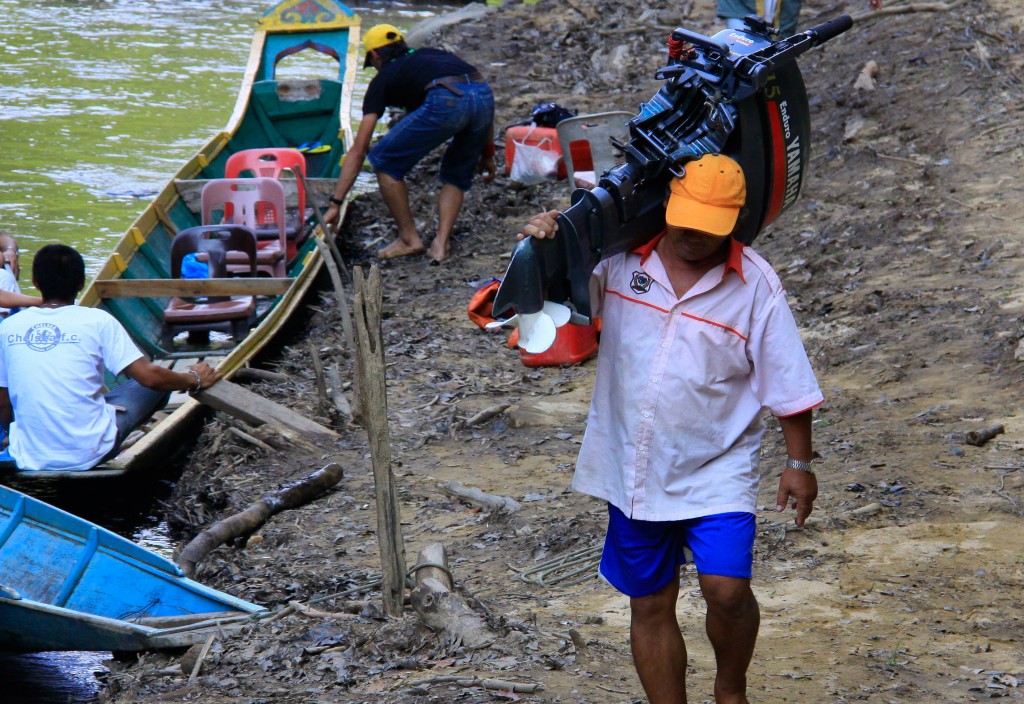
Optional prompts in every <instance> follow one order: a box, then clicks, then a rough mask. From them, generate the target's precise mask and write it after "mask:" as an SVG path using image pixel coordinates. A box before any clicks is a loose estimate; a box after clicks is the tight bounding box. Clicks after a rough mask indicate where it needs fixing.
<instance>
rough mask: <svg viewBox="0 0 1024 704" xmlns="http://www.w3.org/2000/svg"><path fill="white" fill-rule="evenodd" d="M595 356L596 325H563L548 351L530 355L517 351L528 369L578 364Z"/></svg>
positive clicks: (524, 351)
mask: <svg viewBox="0 0 1024 704" xmlns="http://www.w3.org/2000/svg"><path fill="white" fill-rule="evenodd" d="M595 354H597V326H596V325H572V324H571V323H570V324H569V325H563V326H562V327H560V328H558V330H556V331H555V341H554V343H553V344H552V345H551V347H549V348H548V349H546V350H544V351H543V352H540V353H538V354H530V353H529V352H527V351H526V350H524V349H522V348H520V349H519V359H520V361H521V362H522V363H523V364H525V365H526V366H528V367H560V366H563V365H569V364H579V363H580V362H584V361H586V360H588V359H590V358H591V357H593V356H594V355H595Z"/></svg>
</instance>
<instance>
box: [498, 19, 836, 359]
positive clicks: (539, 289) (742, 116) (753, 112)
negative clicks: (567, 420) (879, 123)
mask: <svg viewBox="0 0 1024 704" xmlns="http://www.w3.org/2000/svg"><path fill="white" fill-rule="evenodd" d="M744 22H745V24H746V29H745V30H740V29H725V30H723V31H721V32H718V33H717V34H715V35H714V36H713V37H705V36H703V35H701V34H697V33H694V32H690V31H689V30H686V29H677V30H675V31H674V32H672V35H671V37H670V38H669V60H668V63H667V65H666V66H664V67H662V68H661V69H659V70H658V73H657V77H658V78H660V79H663V80H664V81H665V85H664V86H663V87H662V88H661V90H659V91H658V92H657V94H655V95H654V97H653V98H651V100H649V101H648V102H646V103H643V104H642V105H641V106H640V113H639V114H638V115H637V116H636V117H634V118H633V119H632V120H630V122H629V132H630V140H629V143H628V144H619V143H616V144H615V146H616V147H618V148H619V149H621V150H622V152H623V153H624V154H625V163H623V164H620V165H618V166H616V167H614V168H612V169H611V170H609V171H608V172H606V173H605V174H603V175H602V177H601V179H600V181H599V183H598V186H597V187H596V188H593V189H590V190H587V189H582V188H581V189H578V190H576V192H575V193H573V195H572V199H571V203H572V204H571V205H570V207H569V208H568V209H567V210H566V211H565V212H563V213H560V214H559V215H558V218H557V222H558V233H557V234H556V236H555V237H554V238H551V239H543V240H540V239H536V238H527V239H525V240H523V241H521V242H519V243H518V244H517V245H516V248H515V250H514V251H513V254H512V261H511V262H510V263H509V266H508V269H507V270H506V272H505V276H504V279H503V280H502V284H501V287H500V288H499V289H498V292H497V295H496V296H495V300H494V304H493V315H494V316H495V317H502V316H503V314H506V313H507V312H508V311H510V310H513V309H514V310H515V311H516V314H517V317H518V318H519V319H520V320H522V321H523V324H524V327H523V329H521V330H520V333H521V339H522V334H523V333H525V332H526V329H525V325H526V323H527V321H528V320H529V316H531V315H535V314H536V315H540V316H543V315H546V314H545V313H542V312H541V311H542V310H543V309H544V300H545V298H547V299H548V300H549V301H556V302H566V304H567V305H569V306H570V308H572V309H575V313H576V315H575V316H573V321H574V322H589V319H590V316H591V310H590V296H589V281H590V275H591V273H592V272H593V270H594V267H595V266H597V263H598V262H599V261H601V260H602V259H605V258H607V257H610V256H612V255H615V254H618V253H620V252H624V251H629V250H631V249H634V248H635V247H638V246H640V245H642V244H645V243H647V242H649V241H650V240H651V239H652V238H654V237H655V236H656V235H657V234H658V233H659V232H661V231H662V230H663V229H664V227H665V197H666V194H667V186H668V182H669V180H670V179H672V178H673V177H674V176H682V175H683V174H684V173H685V168H686V163H687V162H688V161H692V160H694V159H699V158H700V157H702V156H703V155H705V154H726V155H728V156H730V157H732V158H733V159H735V160H736V161H737V162H738V163H739V164H740V166H741V167H742V168H743V172H744V175H745V177H746V182H747V207H746V209H745V211H744V214H743V215H742V216H741V219H740V220H739V222H738V223H737V230H736V232H735V236H736V238H737V239H739V240H740V241H741V242H743V243H744V244H750V243H751V242H753V240H754V238H755V237H757V234H758V233H759V232H760V231H761V229H762V228H764V227H765V226H766V225H768V224H769V223H771V222H772V221H774V220H775V219H776V218H777V217H778V216H779V215H780V214H781V213H782V212H784V211H785V210H786V209H787V208H789V207H790V206H792V205H793V203H794V202H796V200H797V197H798V196H799V194H800V189H801V187H802V185H803V180H804V172H805V169H806V167H807V162H808V158H809V149H810V113H809V110H808V105H807V93H806V90H805V89H804V82H803V78H802V77H801V75H800V69H799V68H798V67H797V64H796V61H794V59H795V58H796V57H797V56H799V55H800V54H802V53H804V52H805V51H807V50H809V49H811V48H813V47H816V46H818V45H820V44H822V43H824V42H826V41H828V40H829V39H832V38H833V37H836V36H838V35H839V34H842V33H843V32H845V31H846V30H848V29H849V28H850V27H852V26H853V20H852V19H851V18H850V17H849V15H841V16H839V17H837V18H835V19H833V20H830V21H828V22H825V23H824V24H821V25H818V26H816V27H813V28H811V29H808V30H806V31H804V32H800V33H798V34H795V35H793V36H792V37H789V38H788V39H783V40H780V41H774V40H773V39H772V34H773V33H774V30H773V29H772V28H771V27H770V26H769V25H768V23H767V22H766V21H765V20H763V19H762V18H760V17H757V16H756V15H748V16H747V17H746V18H745V19H744ZM548 305H549V307H550V305H551V304H550V303H549V304H548Z"/></svg>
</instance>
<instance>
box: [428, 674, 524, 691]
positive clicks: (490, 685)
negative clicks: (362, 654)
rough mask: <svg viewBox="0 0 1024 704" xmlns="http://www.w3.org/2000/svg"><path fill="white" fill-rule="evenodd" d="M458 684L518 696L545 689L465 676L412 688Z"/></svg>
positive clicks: (436, 679)
mask: <svg viewBox="0 0 1024 704" xmlns="http://www.w3.org/2000/svg"><path fill="white" fill-rule="evenodd" d="M452 683H454V684H457V685H458V686H460V687H483V688H484V689H494V690H498V691H500V692H515V693H517V694H534V693H536V692H540V691H542V690H543V689H544V686H543V685H540V684H534V683H533V682H512V681H511V680H499V679H493V678H490V677H476V676H475V675H474V676H469V677H467V676H465V675H441V676H439V677H431V678H429V679H425V680H416V681H415V682H410V683H409V686H410V687H425V686H428V685H432V684H452Z"/></svg>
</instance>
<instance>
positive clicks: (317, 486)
mask: <svg viewBox="0 0 1024 704" xmlns="http://www.w3.org/2000/svg"><path fill="white" fill-rule="evenodd" d="M341 477H342V469H341V465H338V464H335V463H333V462H332V463H331V464H329V465H327V466H326V467H324V468H323V469H319V470H317V471H316V472H313V473H312V474H311V475H309V476H308V477H306V478H305V479H301V480H299V481H297V482H295V483H294V484H290V485H288V486H286V487H284V488H282V489H279V490H278V491H275V492H273V493H270V494H265V495H264V496H263V498H261V499H260V500H259V501H256V502H255V503H253V504H251V505H250V506H249V507H248V508H247V509H245V510H244V511H242V512H241V513H236V514H235V515H233V516H228V517H227V518H224V519H221V520H219V521H217V522H216V523H214V524H213V525H212V526H210V527H209V528H207V529H206V530H204V531H203V532H202V533H200V534H199V535H197V536H196V537H195V538H193V539H192V540H191V541H190V542H189V544H188V545H186V546H185V547H184V548H183V549H182V551H181V553H180V554H179V555H178V557H177V559H176V560H175V562H176V563H177V564H178V566H179V567H180V568H181V569H182V571H183V572H184V573H185V574H186V575H187V576H191V575H193V574H195V571H196V566H197V565H198V564H199V562H200V561H201V560H202V559H203V558H205V557H206V556H207V555H209V554H210V553H211V552H213V551H214V550H215V549H216V548H218V547H219V546H221V545H223V544H224V543H227V542H229V541H231V540H234V539H235V538H241V537H243V536H246V535H250V534H252V533H254V532H256V531H257V530H259V528H260V527H261V526H262V525H263V524H264V523H266V522H267V521H268V520H269V519H270V517H271V516H273V515H274V514H276V513H280V512H281V511H285V510H287V509H292V508H298V507H299V506H303V505H305V504H307V503H309V502H310V501H313V500H314V499H316V498H318V497H319V496H321V495H322V494H323V493H324V492H326V491H327V490H328V489H330V488H331V487H333V486H334V485H335V484H337V483H338V482H340V481H341Z"/></svg>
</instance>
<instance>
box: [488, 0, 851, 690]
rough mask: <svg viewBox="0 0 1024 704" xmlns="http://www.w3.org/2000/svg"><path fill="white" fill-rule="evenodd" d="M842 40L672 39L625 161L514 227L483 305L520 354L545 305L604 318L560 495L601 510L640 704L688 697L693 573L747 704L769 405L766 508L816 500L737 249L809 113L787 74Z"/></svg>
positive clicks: (802, 422)
mask: <svg viewBox="0 0 1024 704" xmlns="http://www.w3.org/2000/svg"><path fill="white" fill-rule="evenodd" d="M851 25H852V20H851V19H850V18H849V17H848V16H841V17H839V18H836V19H834V20H831V21H829V22H826V23H823V24H822V25H819V26H817V27H813V28H811V29H809V30H807V31H806V32H803V33H801V34H798V35H794V36H792V37H789V38H787V39H783V40H781V41H774V40H773V39H772V37H773V36H774V34H775V32H774V31H773V30H772V28H771V27H770V25H769V23H768V22H767V21H766V20H765V19H763V18H760V17H756V16H748V17H746V18H745V19H744V27H745V28H744V29H726V30H723V31H722V32H719V33H718V34H716V35H715V36H713V37H705V36H703V35H700V34H696V33H694V32H690V31H688V30H685V29H682V28H680V29H677V30H675V31H674V32H673V33H672V36H671V37H670V39H669V61H668V64H667V65H666V66H665V67H663V68H662V69H661V70H660V71H659V77H660V78H663V79H665V80H666V84H665V86H664V87H663V88H662V89H661V90H660V91H659V92H658V94H657V95H655V96H654V98H652V99H651V100H650V101H649V102H647V103H645V104H643V105H642V106H641V110H640V114H639V115H638V116H637V117H635V118H634V119H633V120H631V121H630V123H629V125H630V134H631V140H630V142H629V143H628V144H622V145H619V146H620V147H621V148H622V151H623V153H624V156H625V163H624V164H621V165H618V166H616V167H614V168H612V169H611V170H610V171H608V172H607V173H605V174H603V175H602V176H601V179H600V182H599V185H598V186H597V187H596V188H593V189H590V190H589V191H587V190H583V189H579V190H577V191H576V192H575V193H574V194H573V199H572V205H571V206H570V207H569V208H568V209H567V210H566V211H565V212H562V213H559V212H557V211H551V212H548V213H544V214H541V215H538V216H536V217H534V218H533V219H532V220H531V221H530V222H529V223H528V224H527V225H526V226H525V227H524V228H523V230H522V231H521V232H520V233H519V240H520V241H519V243H518V244H517V245H516V249H515V251H514V252H513V257H512V261H511V263H510V264H509V267H508V269H507V271H506V273H505V278H504V280H503V281H502V284H501V287H500V288H499V290H498V293H497V295H496V296H495V300H494V303H493V306H492V309H493V313H492V314H493V315H494V316H495V317H496V318H497V317H500V316H502V315H503V314H504V313H505V312H506V311H507V310H510V309H514V310H515V311H516V315H515V319H518V320H519V328H520V331H519V332H520V341H521V344H522V339H523V336H524V335H526V336H528V337H529V336H531V334H532V333H531V331H532V330H538V329H542V328H543V327H544V326H545V325H548V323H549V322H550V321H548V323H544V321H543V318H542V317H543V316H545V315H547V314H546V313H545V312H544V299H545V298H546V299H548V300H549V301H551V302H554V303H559V304H563V305H565V306H567V307H569V308H570V309H572V312H573V313H574V314H575V317H576V318H580V319H583V320H584V321H589V318H591V317H592V316H600V317H601V322H602V327H601V330H602V331H601V348H600V352H599V354H598V368H597V377H596V379H595V383H594V395H593V399H592V402H591V408H590V415H589V417H588V419H587V429H586V433H585V435H584V438H583V443H582V446H581V449H580V456H579V459H578V461H577V463H576V473H575V475H574V477H573V484H572V486H573V488H574V489H576V490H578V491H581V492H583V493H586V494H589V495H591V496H595V497H597V498H599V499H603V500H605V501H606V502H607V505H608V513H609V519H608V530H607V534H606V538H605V545H604V551H603V554H602V557H601V567H600V570H601V574H602V575H603V576H604V577H605V578H606V579H607V580H608V581H609V582H610V583H611V584H612V585H613V586H614V587H615V588H617V589H618V590H619V591H621V592H623V593H624V594H626V595H627V596H629V597H630V611H631V622H630V643H631V647H632V652H633V660H634V663H635V665H636V668H637V673H638V675H639V677H640V681H641V684H642V685H643V687H644V691H645V692H646V694H647V697H648V700H649V701H650V702H651V704H684V703H685V702H686V701H687V698H686V669H687V657H686V645H685V642H684V639H683V636H682V632H681V630H680V627H679V623H678V621H677V619H676V600H677V597H678V594H679V568H680V565H682V564H683V563H685V562H689V561H692V562H693V563H694V565H695V566H696V569H697V574H698V581H699V584H700V588H701V592H702V594H703V596H704V600H705V602H706V604H707V616H706V630H707V633H708V636H709V638H710V640H711V643H712V646H713V647H714V651H715V660H716V664H717V673H716V677H715V685H714V697H715V702H716V704H746V703H747V701H748V700H747V697H746V688H747V679H746V673H747V668H748V666H749V664H750V660H751V658H752V655H753V651H754V644H755V641H756V638H757V633H758V629H759V624H760V615H759V610H758V606H757V601H756V600H755V598H754V595H753V592H752V591H751V588H750V578H751V573H752V570H751V568H752V563H753V543H754V536H755V534H756V527H755V511H756V503H757V496H758V482H759V479H760V476H761V471H760V468H759V461H760V449H761V438H762V434H763V432H764V427H763V423H762V420H761V415H762V413H763V412H764V410H765V409H767V410H768V411H769V412H771V413H772V414H773V415H775V417H776V418H778V422H779V425H780V427H781V429H782V434H783V439H784V442H785V447H786V452H787V460H786V461H785V463H784V466H783V467H781V468H780V470H781V471H780V474H779V480H778V491H777V493H776V510H777V511H783V510H785V509H786V508H788V507H789V505H792V507H793V508H795V509H796V523H797V524H798V525H803V523H804V521H805V519H806V518H807V517H808V516H809V515H810V513H811V510H812V508H813V503H814V500H815V498H816V497H817V482H816V479H815V476H814V474H813V472H812V471H811V460H812V456H813V449H812V442H811V414H812V409H813V408H814V407H815V406H817V405H818V404H820V403H821V402H822V400H823V397H822V394H821V391H820V389H819V388H818V384H817V381H816V380H815V377H814V374H813V372H812V370H811V367H810V363H809V361H808V359H807V355H806V352H805V351H804V349H803V344H802V342H801V340H800V335H799V331H798V330H797V327H796V323H795V322H794V320H793V316H792V313H791V311H790V309H789V306H788V304H787V303H786V299H785V291H784V289H783V287H782V284H781V282H780V281H779V278H778V276H777V275H776V273H775V272H774V271H773V270H772V268H771V267H770V266H769V265H768V264H767V262H765V260H764V259H762V258H761V257H760V256H758V255H757V254H756V253H754V252H753V250H751V249H750V248H749V247H747V246H745V245H749V244H750V242H751V241H753V240H754V238H755V237H756V236H757V234H758V232H759V231H760V230H761V229H762V228H763V227H764V226H766V225H767V224H769V223H771V222H772V221H773V220H775V219H776V218H777V217H778V216H779V214H781V213H782V212H783V211H784V210H786V209H787V208H789V207H791V206H792V204H793V203H794V202H795V201H796V199H797V197H798V196H799V192H800V188H801V186H802V184H803V180H804V175H805V170H806V165H807V161H808V148H809V142H810V126H809V110H808V102H807V96H806V91H805V89H804V85H803V80H802V78H801V76H800V73H799V70H798V69H797V66H796V63H795V62H794V61H793V59H794V58H795V57H796V56H798V55H799V54H801V53H803V52H804V51H807V50H809V49H811V48H813V47H815V46H818V45H820V44H821V43H823V42H825V41H828V40H829V39H831V38H833V37H835V36H838V35H839V34H841V33H842V32H845V31H846V30H847V29H849V28H850V26H851ZM551 317H553V316H551ZM568 317H569V319H570V320H572V318H573V315H570V316H568ZM541 323H544V325H542V324H541ZM548 327H550V325H548Z"/></svg>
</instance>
